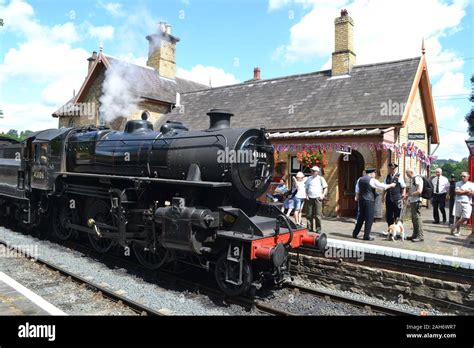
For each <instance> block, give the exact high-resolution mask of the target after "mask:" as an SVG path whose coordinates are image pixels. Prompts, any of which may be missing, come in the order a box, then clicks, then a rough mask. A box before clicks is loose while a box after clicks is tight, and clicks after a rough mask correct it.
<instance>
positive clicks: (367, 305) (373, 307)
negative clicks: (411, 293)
mask: <svg viewBox="0 0 474 348" xmlns="http://www.w3.org/2000/svg"><path fill="white" fill-rule="evenodd" d="M285 287H286V288H289V289H292V290H294V291H299V292H301V293H306V294H310V295H313V296H318V297H322V298H325V299H327V300H331V301H334V302H342V303H346V304H350V305H353V306H356V307H360V308H364V309H366V310H368V311H369V312H373V313H376V314H382V315H389V316H400V315H403V316H406V315H409V316H416V315H417V314H415V313H413V312H410V311H405V310H402V309H397V308H393V307H386V306H381V305H377V304H374V303H372V302H368V301H362V300H356V299H353V298H350V297H347V296H342V295H338V294H334V293H332V292H330V291H326V290H323V289H313V288H309V287H305V286H301V285H297V284H293V283H289V284H285Z"/></svg>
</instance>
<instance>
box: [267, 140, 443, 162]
mask: <svg viewBox="0 0 474 348" xmlns="http://www.w3.org/2000/svg"><path fill="white" fill-rule="evenodd" d="M341 146H351V147H352V149H354V150H358V149H359V148H361V147H367V148H369V149H370V150H371V151H374V150H390V151H393V152H394V153H395V155H396V156H397V157H398V158H402V157H403V156H407V157H411V158H416V159H418V160H419V161H421V162H422V163H424V164H426V165H431V163H432V162H433V161H435V160H436V159H437V157H436V156H429V155H428V154H427V153H426V152H424V151H423V150H421V149H419V148H418V146H416V144H415V143H414V142H408V143H403V144H389V143H317V144H301V143H299V144H277V145H274V149H275V150H276V151H278V152H288V151H291V152H297V151H304V150H307V151H322V152H326V151H335V149H337V148H340V147H341Z"/></svg>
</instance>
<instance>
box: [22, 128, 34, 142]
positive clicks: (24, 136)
mask: <svg viewBox="0 0 474 348" xmlns="http://www.w3.org/2000/svg"><path fill="white" fill-rule="evenodd" d="M33 133H34V132H33V131H30V130H26V131H21V132H20V136H19V138H20V139H19V140H25V139H26V138H28V137H29V136H30V135H31V134H33Z"/></svg>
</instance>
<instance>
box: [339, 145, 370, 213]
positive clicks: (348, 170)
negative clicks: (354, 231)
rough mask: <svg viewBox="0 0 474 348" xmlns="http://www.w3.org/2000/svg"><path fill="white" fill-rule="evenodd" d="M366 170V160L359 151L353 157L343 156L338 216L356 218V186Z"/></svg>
mask: <svg viewBox="0 0 474 348" xmlns="http://www.w3.org/2000/svg"><path fill="white" fill-rule="evenodd" d="M363 170H364V158H363V157H362V155H361V154H360V153H359V152H357V151H354V150H353V151H352V154H351V155H341V156H340V157H339V162H338V182H339V199H338V215H339V216H343V217H354V218H355V216H356V202H355V200H354V199H355V185H356V182H357V179H358V178H360V177H361V175H362V171H363Z"/></svg>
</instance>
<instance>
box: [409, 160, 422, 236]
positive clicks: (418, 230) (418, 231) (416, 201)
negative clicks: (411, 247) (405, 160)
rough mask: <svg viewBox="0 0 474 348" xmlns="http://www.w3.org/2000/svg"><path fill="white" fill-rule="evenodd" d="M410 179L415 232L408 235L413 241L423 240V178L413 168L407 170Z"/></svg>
mask: <svg viewBox="0 0 474 348" xmlns="http://www.w3.org/2000/svg"><path fill="white" fill-rule="evenodd" d="M406 174H407V176H408V177H409V178H410V179H411V180H410V181H411V182H410V194H409V195H408V202H409V203H410V210H411V221H412V223H413V234H412V235H411V236H409V237H407V239H408V240H411V241H412V242H423V240H424V238H423V223H422V221H421V203H422V202H423V198H422V197H421V193H422V192H423V178H422V177H421V176H419V175H416V174H415V171H414V170H413V169H412V168H409V169H407V170H406Z"/></svg>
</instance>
